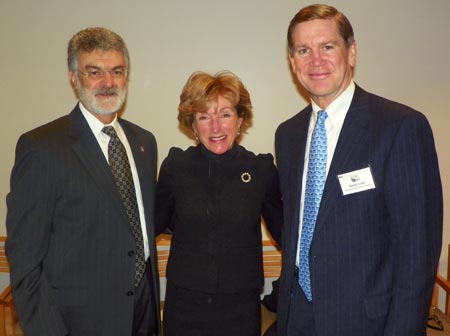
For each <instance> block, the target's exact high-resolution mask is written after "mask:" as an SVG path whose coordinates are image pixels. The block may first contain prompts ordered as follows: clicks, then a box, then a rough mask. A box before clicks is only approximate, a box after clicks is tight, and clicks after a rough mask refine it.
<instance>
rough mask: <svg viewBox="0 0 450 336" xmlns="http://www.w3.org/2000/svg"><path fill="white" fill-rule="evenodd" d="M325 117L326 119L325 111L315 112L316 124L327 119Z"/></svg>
mask: <svg viewBox="0 0 450 336" xmlns="http://www.w3.org/2000/svg"><path fill="white" fill-rule="evenodd" d="M327 117H328V114H327V111H325V110H320V111H319V112H317V120H318V122H322V123H323V122H324V121H325V119H327Z"/></svg>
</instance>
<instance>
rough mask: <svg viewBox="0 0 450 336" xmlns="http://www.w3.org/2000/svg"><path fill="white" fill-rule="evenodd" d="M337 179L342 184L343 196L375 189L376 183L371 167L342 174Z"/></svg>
mask: <svg viewBox="0 0 450 336" xmlns="http://www.w3.org/2000/svg"><path fill="white" fill-rule="evenodd" d="M337 178H338V180H339V183H340V184H341V189H342V194H343V195H344V196H345V195H350V194H354V193H357V192H360V191H364V190H369V189H374V188H375V182H374V181H373V176H372V171H371V170H370V166H369V167H366V168H363V169H359V170H355V171H352V172H349V173H345V174H340V175H338V176H337Z"/></svg>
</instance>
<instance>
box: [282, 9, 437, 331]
mask: <svg viewBox="0 0 450 336" xmlns="http://www.w3.org/2000/svg"><path fill="white" fill-rule="evenodd" d="M288 46H289V59H290V62H291V66H292V70H293V72H294V74H295V75H296V77H297V79H298V80H299V82H300V84H301V85H302V86H303V87H304V88H305V89H306V90H307V91H308V92H309V94H310V97H311V105H309V106H307V107H306V108H305V109H304V110H303V111H301V112H300V113H298V114H297V115H295V116H294V117H292V118H291V119H289V120H287V121H286V122H284V123H282V124H281V125H280V126H279V128H278V130H277V133H276V139H275V147H276V148H275V149H276V156H277V162H278V167H279V174H280V180H281V190H282V195H283V205H284V208H285V211H284V218H285V223H284V226H283V231H284V232H283V239H282V246H283V271H282V275H281V279H280V290H279V302H278V309H277V317H278V321H277V325H278V335H280V336H315V335H317V336H329V335H333V336H362V335H364V336H388V335H389V336H418V335H422V334H423V332H424V325H425V323H426V321H427V316H428V309H429V304H430V300H431V292H432V288H433V284H434V280H435V274H436V267H437V264H438V260H439V255H440V251H441V239H442V211H443V209H442V207H443V205H442V188H441V182H440V175H439V168H438V161H437V157H436V151H435V146H434V140H433V135H432V132H431V129H430V126H429V124H428V122H427V120H426V118H425V116H424V115H423V114H421V113H419V112H417V111H415V110H413V109H411V108H409V107H407V106H404V105H401V104H398V103H395V102H392V101H388V100H387V99H384V98H381V97H378V96H375V95H373V94H371V93H368V92H366V91H364V90H363V89H362V88H360V87H359V86H358V85H356V84H355V83H354V82H353V68H354V67H355V65H356V44H355V41H354V36H353V29H352V27H351V25H350V22H349V21H348V19H347V18H346V17H345V16H344V15H343V14H342V13H340V12H338V11H337V10H336V9H335V8H333V7H330V6H326V5H312V6H308V7H305V8H303V9H302V10H300V12H298V13H297V14H296V15H295V16H294V18H293V19H292V21H291V23H290V26H289V30H288ZM320 110H325V111H326V114H325V115H328V117H327V118H326V119H325V129H326V143H327V147H326V149H327V159H326V164H327V167H326V181H325V185H324V187H323V193H322V196H321V201H320V205H319V210H318V214H317V219H316V221H315V228H314V230H313V236H312V242H311V245H310V247H309V249H308V250H307V251H305V250H306V248H302V247H299V245H300V244H299V238H300V236H301V234H302V228H303V223H304V221H303V208H304V204H305V201H304V198H305V181H306V175H307V169H306V167H307V166H308V159H309V156H308V153H309V148H310V143H311V133H312V130H313V129H314V127H315V126H314V125H315V121H316V118H317V114H318V112H319V111H320ZM321 115H323V112H322V113H321ZM308 205H309V204H308ZM308 214H309V213H308ZM308 224H309V223H308ZM309 232H311V231H309ZM302 243H303V242H302ZM301 246H305V245H304V244H302V245H301ZM303 253H305V254H308V253H309V258H307V260H308V261H309V269H308V270H309V274H310V276H309V277H308V278H307V279H305V278H306V276H304V274H306V272H303V270H304V268H303V267H302V272H300V273H299V271H298V267H299V255H300V254H303ZM302 265H303V260H302ZM302 265H300V267H301V266H302ZM300 279H301V280H300ZM299 282H300V283H301V284H302V287H300V285H299ZM305 283H306V285H304V284H305ZM308 284H310V286H309V287H308V286H307V285H308ZM305 288H306V289H305ZM309 289H310V291H309ZM306 294H308V296H306ZM310 294H311V295H310Z"/></svg>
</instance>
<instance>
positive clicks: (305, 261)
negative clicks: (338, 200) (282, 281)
mask: <svg viewBox="0 0 450 336" xmlns="http://www.w3.org/2000/svg"><path fill="white" fill-rule="evenodd" d="M327 117H328V115H327V112H326V111H324V110H321V111H319V112H318V115H317V122H316V126H315V127H314V131H313V134H312V137H311V145H310V150H309V162H308V171H307V175H306V187H305V202H304V209H303V223H302V233H301V236H300V252H299V253H300V256H299V276H298V282H299V285H300V287H301V288H302V289H303V292H304V293H305V295H306V298H307V299H308V301H312V291H311V279H310V269H309V249H310V246H311V241H312V238H313V235H314V227H315V226H316V219H317V213H318V212H319V207H320V200H321V199H322V192H323V187H324V185H325V180H326V177H327V132H326V130H325V119H327Z"/></svg>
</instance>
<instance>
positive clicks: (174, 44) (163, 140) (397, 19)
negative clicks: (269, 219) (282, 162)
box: [0, 0, 450, 263]
mask: <svg viewBox="0 0 450 336" xmlns="http://www.w3.org/2000/svg"><path fill="white" fill-rule="evenodd" d="M306 4H307V3H306V2H301V1H293V0H276V1H275V0H268V1H262V0H229V1H226V2H224V1H215V0H192V1H185V0H169V1H165V0H159V1H156V0H133V1H122V0H121V1H117V0H114V1H113V0H111V1H106V0H98V1H92V0H78V1H66V0H63V1H62V0H42V1H31V0H28V1H26V0H16V1H8V0H0V45H1V47H0V50H1V52H0V78H1V80H0V102H1V111H2V112H1V113H2V120H3V123H2V126H1V129H2V141H1V142H0V150H1V153H2V162H1V166H0V194H1V195H2V201H1V202H0V218H2V223H1V224H0V234H5V231H6V230H5V225H4V220H3V219H4V218H5V216H6V205H5V202H4V197H5V196H6V194H7V193H8V191H9V185H8V183H9V174H10V171H11V167H12V164H13V160H14V147H15V143H16V141H17V138H18V136H19V135H20V134H21V133H22V132H24V131H26V130H29V129H31V128H34V127H36V126H38V125H40V124H43V123H45V122H47V121H50V120H52V119H55V118H57V117H59V116H61V115H63V114H66V113H67V112H69V110H70V109H71V108H72V107H73V106H74V105H75V102H76V101H75V98H74V95H73V93H72V91H71V88H70V86H69V81H68V77H67V69H66V63H65V58H66V45H67V41H68V40H69V38H70V37H71V36H72V35H73V34H74V33H75V32H77V31H78V30H80V29H82V28H84V27H86V26H105V27H108V28H111V29H112V30H114V31H116V32H118V33H119V34H121V35H122V36H123V37H124V39H125V40H126V41H127V43H128V47H129V49H130V54H131V59H132V70H131V83H130V94H129V99H128V106H127V110H126V113H125V117H126V118H128V119H130V120H131V121H134V122H137V123H139V124H141V125H142V126H143V127H145V128H147V129H150V130H152V131H153V132H154V134H155V135H156V137H157V140H158V145H159V160H160V162H161V160H162V159H163V158H164V157H165V156H166V155H167V152H168V149H169V148H170V146H179V147H186V146H188V145H190V144H191V143H190V142H189V141H188V139H186V138H185V137H184V136H183V135H182V134H181V133H180V132H179V131H178V129H177V122H176V113H177V112H176V109H177V104H178V97H179V94H180V91H181V88H182V86H183V84H184V82H185V80H186V79H187V77H188V75H189V74H190V73H191V72H192V71H194V70H206V71H210V72H216V71H219V70H222V69H229V70H232V71H234V72H235V73H236V74H237V75H239V76H240V77H241V78H242V80H243V81H244V83H245V84H246V86H247V88H248V89H249V91H250V93H251V95H252V100H253V104H254V111H255V123H254V126H253V128H252V129H250V133H249V135H248V136H247V137H246V138H245V139H244V142H243V144H244V145H245V146H246V147H247V148H249V149H251V150H253V151H255V152H273V136H274V132H275V129H276V127H277V125H278V124H279V123H280V122H282V121H283V120H285V119H287V118H289V117H290V116H292V115H293V114H295V113H296V112H297V111H299V110H300V109H301V108H303V107H304V106H305V104H306V102H305V101H304V100H303V99H302V98H301V97H300V96H299V94H298V93H297V91H296V89H295V87H294V85H293V83H292V79H291V75H290V72H289V68H288V63H287V59H286V52H285V35H286V28H287V25H288V22H289V20H290V19H291V17H292V16H293V15H294V14H295V13H296V11H297V10H298V9H299V8H300V7H302V6H304V5H306ZM330 4H332V5H335V6H336V7H338V9H340V10H342V11H343V12H344V13H346V14H347V16H348V17H349V19H350V21H351V22H352V24H353V26H354V29H355V34H356V40H357V44H358V65H357V70H356V81H357V83H358V84H360V85H361V86H362V87H364V88H365V89H367V90H369V91H372V92H374V93H377V94H380V95H383V96H386V97H388V98H390V99H393V100H397V101H400V102H402V103H405V104H407V105H410V106H412V107H414V108H416V109H418V110H421V111H423V112H424V113H425V114H426V116H427V117H428V119H429V121H430V123H431V125H432V128H433V130H434V134H435V139H436V146H437V149H438V152H439V156H440V165H441V174H442V180H443V184H444V192H445V208H446V209H448V208H449V202H450V158H449V154H448V148H445V147H446V145H447V147H448V144H449V138H450V135H449V131H448V125H449V121H450V117H449V114H450V43H449V38H450V1H449V0H432V1H423V0H396V1H391V0H379V1H368V0H361V1H355V0H352V1H350V0H341V1H337V0H336V1H331V2H330ZM445 221H446V222H447V224H449V219H448V215H447V216H446V219H445ZM36 224H37V225H38V223H36ZM444 232H445V238H444V244H447V243H449V242H450V231H449V228H448V225H446V226H445V229H444ZM445 255H446V253H444V254H443V258H446V256H445ZM444 261H446V259H443V260H442V263H444Z"/></svg>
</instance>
